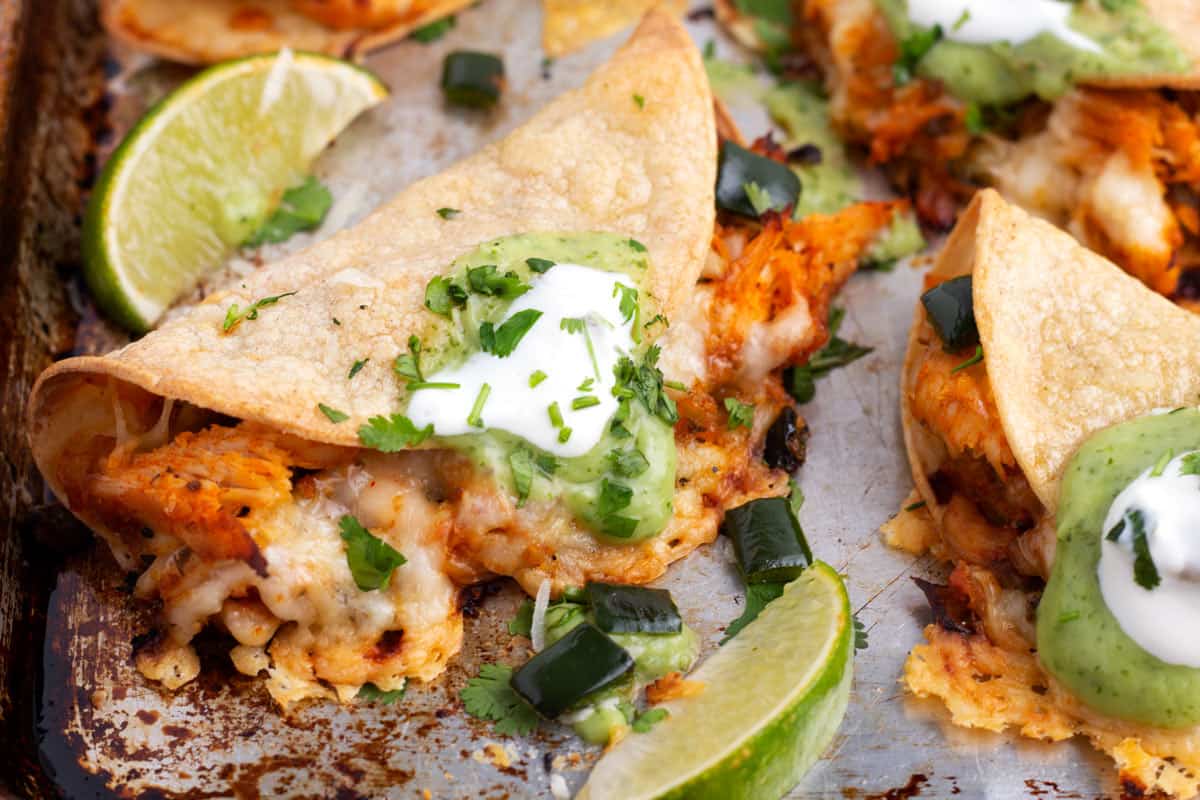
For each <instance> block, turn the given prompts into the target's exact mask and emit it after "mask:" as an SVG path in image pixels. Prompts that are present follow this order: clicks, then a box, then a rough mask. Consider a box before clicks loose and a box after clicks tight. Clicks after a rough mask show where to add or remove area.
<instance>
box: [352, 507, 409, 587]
mask: <svg viewBox="0 0 1200 800" xmlns="http://www.w3.org/2000/svg"><path fill="white" fill-rule="evenodd" d="M338 528H340V529H341V532H342V541H344V542H345V543H346V563H347V564H349V565H350V574H351V575H352V576H353V577H354V585H355V586H357V587H358V588H359V590H360V591H364V592H369V591H372V590H374V589H384V588H386V587H387V585H388V581H389V580H390V579H391V577H392V571H393V570H394V569H396V567H399V566H401V565H402V564H404V563H405V562H406V561H407V559H406V558H405V557H404V556H403V555H401V553H400V551H399V550H397V549H396V548H394V547H392V546H391V545H390V544H388V543H387V542H385V541H384V540H383V539H380V538H379V537H378V536H375V535H374V534H372V533H371V532H370V531H369V530H367V529H366V528H364V527H363V526H362V525H361V524H359V521H358V520H357V519H355V518H354V517H352V516H350V515H349V514H346V515H345V516H343V517H342V518H341V519H340V520H338Z"/></svg>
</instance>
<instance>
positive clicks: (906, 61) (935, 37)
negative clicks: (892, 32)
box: [892, 25, 943, 86]
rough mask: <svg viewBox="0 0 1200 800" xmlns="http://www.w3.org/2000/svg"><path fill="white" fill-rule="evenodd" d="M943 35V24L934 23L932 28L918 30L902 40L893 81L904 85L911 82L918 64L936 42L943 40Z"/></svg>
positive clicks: (894, 66) (893, 70)
mask: <svg viewBox="0 0 1200 800" xmlns="http://www.w3.org/2000/svg"><path fill="white" fill-rule="evenodd" d="M942 36H943V32H942V26H941V25H934V26H933V27H932V28H929V29H927V30H923V31H916V32H915V33H913V34H912V35H910V36H907V37H905V39H904V40H903V41H901V42H900V56H899V58H897V59H896V63H895V64H893V65H892V82H893V83H894V84H895V85H896V86H903V85H905V84H906V83H908V82H910V81H911V80H912V79H913V77H915V75H916V72H917V64H919V63H920V61H921V59H923V58H924V57H925V56H926V54H927V53H928V52H929V51H930V50H932V49H933V46H934V45H935V44H937V43H938V42H940V41H941V40H942Z"/></svg>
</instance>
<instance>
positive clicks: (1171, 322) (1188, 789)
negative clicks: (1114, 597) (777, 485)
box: [884, 190, 1200, 797]
mask: <svg viewBox="0 0 1200 800" xmlns="http://www.w3.org/2000/svg"><path fill="white" fill-rule="evenodd" d="M966 274H972V275H973V276H974V280H973V291H974V309H975V316H976V321H977V323H978V327H979V334H980V341H981V343H982V347H983V356H984V357H983V361H982V363H980V364H977V365H975V366H971V367H969V368H966V369H959V370H958V371H957V372H954V373H952V372H950V371H949V370H948V369H947V367H948V366H949V365H953V364H955V363H960V362H962V361H963V358H964V354H963V353H962V352H959V353H953V354H947V353H943V352H942V348H941V342H940V340H939V339H937V336H936V333H934V332H933V330H932V328H931V326H930V325H929V323H928V322H927V321H926V319H925V313H924V310H923V309H922V308H921V307H920V305H919V304H918V309H917V314H916V319H915V321H914V325H913V328H912V332H911V334H910V339H909V350H908V355H907V358H906V361H905V365H904V371H903V375H902V386H901V398H902V401H901V402H902V411H901V417H902V423H903V427H904V436H905V443H906V445H907V448H908V457H909V462H910V464H911V466H912V470H913V480H914V482H915V483H916V486H917V491H918V496H919V498H920V500H922V501H924V504H923V505H921V504H914V503H912V499H913V498H910V500H909V501H906V507H905V510H904V511H902V512H901V513H900V514H898V515H897V516H896V518H894V519H893V520H892V521H890V522H889V523H888V525H886V526H885V528H884V534H885V537H886V539H887V541H888V543H889V544H891V545H892V546H895V547H899V548H901V549H905V550H908V551H910V552H914V553H923V552H926V551H929V552H932V553H933V554H934V556H935V557H937V558H938V559H940V560H943V561H947V562H949V563H950V564H952V565H953V566H954V569H953V571H952V573H951V575H950V577H949V581H948V585H947V586H945V587H931V591H933V592H935V593H936V599H934V598H931V603H932V604H933V605H935V606H939V608H938V609H937V615H938V619H937V621H936V622H935V624H932V625H930V626H928V627H927V628H926V629H925V637H926V639H927V643H926V644H921V645H918V646H917V647H915V648H914V649H913V651H912V653H911V654H910V656H909V658H908V661H907V662H906V664H905V671H904V678H903V680H904V683H905V684H906V685H907V686H908V688H909V689H910V690H911V691H912V692H913V693H915V694H917V695H918V696H921V697H935V698H937V699H938V700H940V701H941V702H942V703H944V704H945V706H946V708H947V710H948V711H949V712H950V715H951V718H952V720H953V721H954V723H955V724H958V725H962V726H964V727H972V728H981V729H985V730H991V731H997V732H1000V731H1004V730H1005V729H1008V728H1012V729H1015V730H1017V731H1019V732H1020V733H1021V735H1023V736H1027V737H1030V738H1035V739H1045V740H1050V741H1061V740H1064V739H1069V738H1071V737H1073V736H1075V735H1082V736H1085V737H1087V738H1088V739H1089V740H1090V741H1091V742H1092V743H1093V745H1094V746H1095V747H1096V748H1097V749H1099V750H1100V751H1102V752H1104V753H1106V754H1108V755H1109V756H1110V757H1111V758H1112V759H1113V761H1114V762H1115V763H1116V765H1117V766H1118V768H1119V771H1120V775H1121V780H1122V782H1123V783H1124V785H1125V786H1126V787H1129V788H1130V791H1131V792H1132V791H1133V790H1135V789H1136V790H1138V791H1144V792H1146V793H1147V794H1152V793H1153V792H1155V791H1159V792H1162V793H1164V794H1165V795H1167V796H1175V797H1194V796H1195V795H1196V794H1197V791H1198V790H1200V780H1198V779H1197V777H1196V776H1197V774H1198V771H1200V757H1198V756H1197V753H1198V752H1200V734H1197V733H1196V731H1194V730H1163V729H1157V728H1152V727H1148V726H1145V725H1139V724H1136V723H1130V722H1125V721H1122V720H1118V719H1113V718H1111V717H1106V716H1104V715H1101V714H1098V713H1096V712H1094V711H1092V710H1091V709H1089V708H1087V707H1086V706H1084V705H1083V704H1082V703H1081V702H1080V701H1079V700H1078V699H1076V698H1075V697H1074V696H1073V695H1072V694H1071V693H1070V692H1069V691H1067V690H1066V689H1065V688H1064V687H1062V686H1061V685H1059V684H1058V683H1057V682H1056V681H1055V680H1054V679H1053V678H1052V677H1051V676H1050V675H1049V674H1048V673H1046V672H1045V671H1044V670H1043V668H1042V666H1041V664H1040V662H1039V661H1038V658H1037V654H1036V634H1035V630H1034V622H1033V620H1034V616H1033V612H1034V609H1035V608H1036V605H1037V600H1038V592H1037V591H1034V590H1031V589H1030V588H1029V587H1031V586H1037V585H1039V584H1040V581H1041V580H1043V579H1045V578H1046V577H1047V576H1048V574H1049V570H1050V566H1051V564H1052V563H1053V560H1054V550H1055V520H1054V510H1055V508H1056V507H1057V495H1058V482H1059V479H1060V476H1061V474H1062V472H1063V470H1064V468H1065V466H1066V463H1067V460H1068V459H1069V458H1070V457H1071V455H1072V454H1073V453H1074V452H1075V450H1076V449H1077V448H1078V447H1079V446H1080V445H1081V444H1082V443H1083V442H1084V441H1085V440H1086V439H1087V438H1088V437H1089V436H1091V435H1092V434H1093V433H1095V432H1097V431H1099V430H1101V429H1103V428H1106V427H1109V426H1111V425H1113V424H1116V423H1118V422H1121V421H1123V420H1126V419H1129V418H1132V417H1135V416H1139V415H1142V414H1145V413H1147V412H1149V411H1151V410H1154V409H1156V408H1164V407H1177V406H1183V405H1195V404H1196V403H1197V400H1198V399H1200V319H1198V318H1197V317H1196V316H1195V315H1194V314H1192V313H1190V312H1187V311H1184V310H1183V309H1180V308H1179V307H1177V306H1175V305H1174V304H1172V303H1171V302H1169V301H1168V300H1166V299H1164V298H1162V297H1161V296H1160V295H1157V294H1155V293H1154V292H1152V291H1151V290H1149V289H1147V288H1146V287H1145V286H1144V285H1143V284H1142V283H1141V282H1140V281H1138V280H1136V279H1134V278H1132V277H1130V276H1129V275H1127V274H1126V273H1124V272H1123V271H1122V270H1121V269H1120V268H1119V267H1117V266H1116V265H1115V264H1112V263H1111V262H1108V261H1107V260H1105V259H1104V258H1102V257H1100V256H1098V255H1096V254H1095V253H1092V252H1090V251H1088V250H1086V249H1085V248H1083V247H1082V246H1081V245H1079V244H1078V243H1077V242H1076V241H1075V239H1074V238H1072V237H1071V236H1069V235H1068V234H1066V233H1064V232H1062V231H1060V230H1059V229H1057V228H1055V227H1053V226H1052V225H1050V224H1048V223H1046V222H1044V221H1041V220H1038V219H1035V218H1033V217H1031V216H1030V215H1029V214H1027V213H1026V212H1024V211H1022V210H1020V209H1019V208H1017V207H1016V206H1014V205H1011V204H1009V203H1008V202H1006V201H1005V200H1004V199H1002V198H1001V197H1000V195H999V194H997V193H996V192H995V191H992V190H985V191H982V192H980V193H979V194H978V195H977V196H976V197H975V199H974V201H973V202H972V203H971V205H970V207H969V208H968V209H967V211H966V212H965V213H964V214H963V216H962V217H961V219H960V221H959V223H958V226H957V228H956V229H955V230H954V232H953V234H952V235H951V236H950V239H949V240H948V242H947V243H946V246H945V249H944V250H943V251H942V253H941V254H940V256H939V258H938V260H937V263H936V264H935V266H934V269H933V272H932V274H931V276H930V278H929V279H928V280H927V286H932V285H935V284H937V283H940V282H942V281H944V280H946V279H949V278H952V277H956V276H959V275H966ZM1168 354H1169V355H1168Z"/></svg>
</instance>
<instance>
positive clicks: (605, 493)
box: [596, 478, 633, 517]
mask: <svg viewBox="0 0 1200 800" xmlns="http://www.w3.org/2000/svg"><path fill="white" fill-rule="evenodd" d="M631 502H633V489H630V488H629V487H628V486H626V485H624V484H621V483H614V482H613V481H610V480H609V479H608V478H604V479H602V480H601V481H600V498H599V499H598V500H597V501H596V511H597V512H598V513H599V514H600V516H601V517H607V516H609V515H610V514H615V513H616V512H618V511H620V510H621V509H623V508H626V507H627V506H628V505H629V504H630V503H631Z"/></svg>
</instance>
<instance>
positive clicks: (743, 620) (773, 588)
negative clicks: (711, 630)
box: [721, 582, 787, 644]
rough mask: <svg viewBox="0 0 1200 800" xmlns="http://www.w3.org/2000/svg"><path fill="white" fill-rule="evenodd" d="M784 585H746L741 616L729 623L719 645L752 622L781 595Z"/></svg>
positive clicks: (780, 583) (777, 583) (778, 583)
mask: <svg viewBox="0 0 1200 800" xmlns="http://www.w3.org/2000/svg"><path fill="white" fill-rule="evenodd" d="M786 585H787V584H786V583H782V582H776V583H751V584H747V585H746V605H745V606H743V607H742V613H741V616H739V617H738V618H737V619H735V620H734V621H733V622H731V623H729V626H728V627H727V628H725V636H724V638H722V639H721V644H725V643H726V642H728V641H729V640H730V639H732V638H733V637H734V636H737V634H738V632H739V631H740V630H741V629H742V628H744V627H746V626H747V625H749V624H750V623H751V622H753V621H754V620H755V619H756V618H757V617H758V615H759V614H761V613H762V610H763V609H764V608H766V607H767V604H768V603H770V602H771V601H772V600H775V599H777V598H778V597H780V596H781V595H782V594H783V587H784V586H786Z"/></svg>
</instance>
